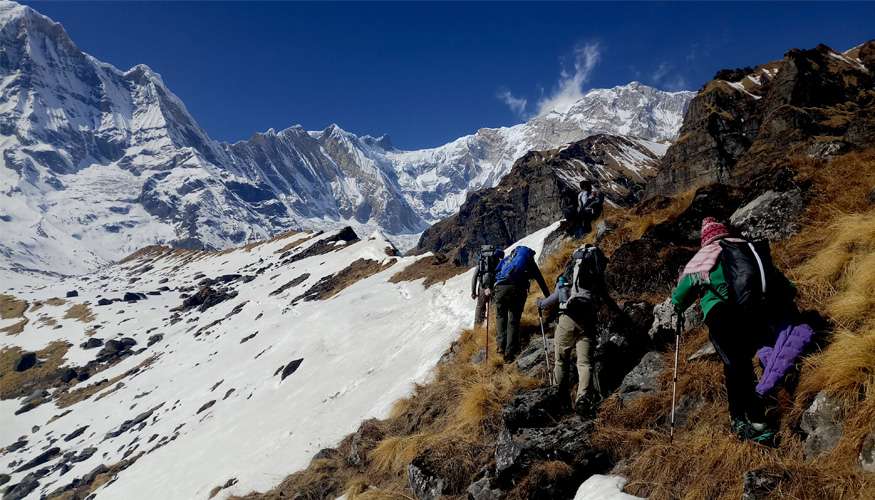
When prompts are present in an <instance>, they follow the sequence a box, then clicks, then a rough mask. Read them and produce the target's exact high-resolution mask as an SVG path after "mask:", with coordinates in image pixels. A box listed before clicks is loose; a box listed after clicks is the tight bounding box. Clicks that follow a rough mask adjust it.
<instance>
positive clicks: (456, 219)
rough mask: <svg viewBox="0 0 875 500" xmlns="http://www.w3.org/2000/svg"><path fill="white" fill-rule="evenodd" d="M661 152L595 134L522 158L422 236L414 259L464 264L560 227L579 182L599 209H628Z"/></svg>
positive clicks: (653, 145)
mask: <svg viewBox="0 0 875 500" xmlns="http://www.w3.org/2000/svg"><path fill="white" fill-rule="evenodd" d="M664 151H665V146H663V145H661V144H658V143H652V142H648V141H644V140H641V139H632V138H628V137H621V136H613V135H604V134H600V135H595V136H591V137H589V138H587V139H584V140H582V141H578V142H574V143H572V144H569V145H567V146H565V147H562V148H559V149H554V150H547V151H532V152H529V153H528V154H526V155H525V156H523V157H522V158H520V159H519V160H517V162H516V163H515V164H514V166H513V169H511V171H510V173H509V174H508V175H507V176H506V177H504V178H503V179H502V180H501V182H499V184H498V185H497V186H496V187H494V188H489V189H482V190H480V191H475V192H473V193H470V194H469V195H468V198H467V200H466V201H465V203H464V204H463V205H462V207H461V209H460V210H459V213H458V214H456V215H454V216H452V217H449V218H447V219H445V220H443V221H441V222H438V223H437V224H435V225H433V226H432V227H430V228H429V229H427V230H426V231H425V232H424V233H423V234H422V238H421V239H420V240H419V243H418V245H417V247H416V249H415V250H414V252H426V251H435V252H440V253H445V254H447V255H448V256H450V257H451V258H452V259H453V260H454V261H455V262H456V263H459V264H463V265H467V264H470V263H471V261H472V258H473V257H474V256H475V255H476V250H477V248H478V247H479V246H480V245H483V244H495V245H500V246H508V245H510V244H511V243H513V242H514V241H517V240H519V239H520V238H522V237H524V236H526V235H528V234H530V233H532V232H534V231H536V230H538V229H541V228H543V227H546V226H548V225H550V224H552V223H553V222H554V221H556V220H558V219H561V218H562V216H563V210H564V209H566V208H568V207H573V206H575V204H576V199H577V193H578V184H579V183H580V181H581V180H583V179H589V180H593V181H597V182H598V183H599V184H600V186H601V189H602V191H603V192H604V193H605V197H606V200H607V202H609V203H613V204H615V205H631V204H632V203H634V202H635V201H637V200H638V198H639V196H640V194H641V193H642V191H643V189H644V185H645V183H646V182H647V180H648V179H649V178H650V177H651V176H652V175H653V174H654V172H655V167H656V164H657V162H658V161H659V157H660V156H661V155H662V153H663V152H664Z"/></svg>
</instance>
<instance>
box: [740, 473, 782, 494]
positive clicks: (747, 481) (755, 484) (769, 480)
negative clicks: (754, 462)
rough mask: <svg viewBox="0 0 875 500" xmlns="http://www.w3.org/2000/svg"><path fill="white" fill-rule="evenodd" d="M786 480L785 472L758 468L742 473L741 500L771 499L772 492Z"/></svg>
mask: <svg viewBox="0 0 875 500" xmlns="http://www.w3.org/2000/svg"><path fill="white" fill-rule="evenodd" d="M787 478H788V475H787V473H786V472H781V471H776V470H772V469H770V468H767V467H760V468H758V469H753V470H750V471H747V472H745V473H744V479H743V486H742V488H743V489H742V494H741V498H742V500H765V499H767V498H771V497H772V492H773V491H774V490H775V489H776V488H777V487H778V485H780V484H781V481H783V480H785V479H787Z"/></svg>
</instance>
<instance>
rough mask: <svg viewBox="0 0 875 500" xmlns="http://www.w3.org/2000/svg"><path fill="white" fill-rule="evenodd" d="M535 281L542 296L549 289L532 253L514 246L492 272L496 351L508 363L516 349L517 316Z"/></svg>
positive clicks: (517, 351) (518, 327) (518, 321)
mask: <svg viewBox="0 0 875 500" xmlns="http://www.w3.org/2000/svg"><path fill="white" fill-rule="evenodd" d="M531 280H535V281H537V282H538V286H540V287H541V292H543V293H544V296H545V297H546V296H548V295H550V289H549V288H548V287H547V283H546V282H545V281H544V276H542V275H541V270H540V269H538V264H537V263H536V262H535V251H534V250H532V249H531V248H529V247H524V246H519V247H516V248H515V249H514V250H513V252H511V254H510V255H508V256H507V257H505V258H504V259H503V260H502V261H501V263H500V264H499V265H498V269H496V272H495V294H494V295H495V316H496V321H495V325H496V329H497V331H496V336H497V339H496V340H497V342H498V352H499V353H501V354H502V355H504V359H505V360H506V361H508V362H509V361H512V360H513V359H514V358H515V357H516V355H517V354H518V353H519V349H520V345H519V344H520V337H519V329H520V317H521V316H522V314H523V307H525V305H526V297H527V296H528V294H529V282H530V281H531Z"/></svg>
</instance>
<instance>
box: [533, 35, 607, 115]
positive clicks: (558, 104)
mask: <svg viewBox="0 0 875 500" xmlns="http://www.w3.org/2000/svg"><path fill="white" fill-rule="evenodd" d="M600 58H601V47H600V46H599V44H598V42H592V43H587V44H585V45H580V46H578V47H576V48H575V49H574V71H573V72H570V71H569V70H568V69H567V68H563V69H562V72H561V73H560V75H559V82H558V83H557V85H556V89H555V90H554V91H553V93H551V94H550V95H547V96H545V97H543V98H541V99H540V100H539V101H538V112H537V115H538V116H542V115H545V114H547V113H549V112H551V111H558V112H560V113H564V112H566V111H568V109H569V108H571V106H572V105H573V104H574V103H575V102H577V101H579V100H580V98H581V97H583V84H585V83H586V82H587V81H589V76H590V74H591V73H592V70H593V68H595V66H596V64H598V62H599V59H600Z"/></svg>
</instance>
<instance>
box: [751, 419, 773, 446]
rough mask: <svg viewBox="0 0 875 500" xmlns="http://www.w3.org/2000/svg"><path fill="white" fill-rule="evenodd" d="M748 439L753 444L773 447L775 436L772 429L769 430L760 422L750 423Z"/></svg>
mask: <svg viewBox="0 0 875 500" xmlns="http://www.w3.org/2000/svg"><path fill="white" fill-rule="evenodd" d="M750 429H751V432H750V437H748V439H749V440H751V441H753V442H754V443H758V444H762V445H766V446H775V445H776V438H777V434H776V433H775V431H774V430H773V429H770V428H769V426H768V425H767V424H765V423H760V422H750Z"/></svg>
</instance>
